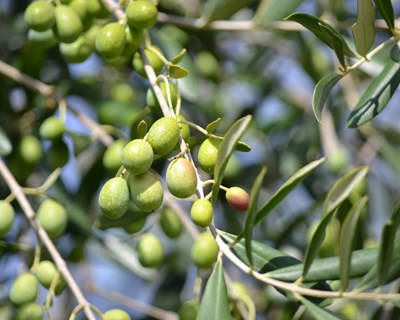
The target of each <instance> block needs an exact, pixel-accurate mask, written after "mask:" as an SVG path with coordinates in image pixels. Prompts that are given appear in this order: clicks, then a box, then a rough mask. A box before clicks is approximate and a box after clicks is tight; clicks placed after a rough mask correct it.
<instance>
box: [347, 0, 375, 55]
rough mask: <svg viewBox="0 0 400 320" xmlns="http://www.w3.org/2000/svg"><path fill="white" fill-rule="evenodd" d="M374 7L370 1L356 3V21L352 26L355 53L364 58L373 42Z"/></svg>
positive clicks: (361, 0) (363, 0)
mask: <svg viewBox="0 0 400 320" xmlns="http://www.w3.org/2000/svg"><path fill="white" fill-rule="evenodd" d="M374 23H375V7H374V5H373V4H372V0H358V1H357V21H356V23H355V24H353V26H352V31H353V38H354V43H355V45H356V49H357V52H358V53H359V54H361V55H362V56H363V57H365V56H366V55H367V53H368V51H369V49H371V47H372V45H373V43H374V40H375V26H374Z"/></svg>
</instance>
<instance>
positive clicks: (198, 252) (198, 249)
mask: <svg viewBox="0 0 400 320" xmlns="http://www.w3.org/2000/svg"><path fill="white" fill-rule="evenodd" d="M218 253H219V247H218V244H217V242H216V241H215V239H214V237H213V236H212V234H211V233H210V232H208V231H205V232H203V233H201V234H200V235H199V236H198V237H197V238H196V239H195V241H194V243H193V246H192V249H191V253H190V254H191V258H192V261H193V263H194V264H195V265H196V266H197V267H199V268H203V269H208V268H211V267H212V266H213V264H214V263H215V262H216V261H217V258H218Z"/></svg>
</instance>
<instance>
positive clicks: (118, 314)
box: [102, 309, 131, 320]
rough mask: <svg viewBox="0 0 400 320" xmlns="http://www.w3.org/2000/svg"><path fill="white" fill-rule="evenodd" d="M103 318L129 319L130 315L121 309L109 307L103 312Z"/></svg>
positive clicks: (112, 319) (108, 319)
mask: <svg viewBox="0 0 400 320" xmlns="http://www.w3.org/2000/svg"><path fill="white" fill-rule="evenodd" d="M102 319H103V320H131V317H130V315H129V314H128V313H127V312H126V311H124V310H121V309H111V310H108V311H107V312H106V313H104V314H103V318H102Z"/></svg>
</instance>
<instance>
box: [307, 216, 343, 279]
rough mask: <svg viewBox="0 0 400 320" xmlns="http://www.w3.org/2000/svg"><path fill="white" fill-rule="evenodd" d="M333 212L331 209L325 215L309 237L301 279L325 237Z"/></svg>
mask: <svg viewBox="0 0 400 320" xmlns="http://www.w3.org/2000/svg"><path fill="white" fill-rule="evenodd" d="M334 214H335V211H332V212H330V213H329V214H327V215H325V216H324V217H323V218H322V220H320V222H319V223H318V225H317V228H316V229H315V231H314V233H313V235H312V237H311V240H310V242H309V244H308V246H307V250H306V253H305V255H304V263H303V272H302V275H301V277H302V279H305V278H306V276H307V273H308V271H309V269H310V266H311V264H312V263H313V261H314V259H315V257H316V256H317V254H318V252H319V249H320V248H321V245H322V242H323V241H324V239H325V234H326V227H327V226H328V225H329V223H330V222H331V220H332V217H333V215H334Z"/></svg>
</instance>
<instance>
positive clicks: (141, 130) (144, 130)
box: [137, 120, 147, 139]
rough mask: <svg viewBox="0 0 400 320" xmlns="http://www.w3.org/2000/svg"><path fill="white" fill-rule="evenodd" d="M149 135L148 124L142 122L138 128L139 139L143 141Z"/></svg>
mask: <svg viewBox="0 0 400 320" xmlns="http://www.w3.org/2000/svg"><path fill="white" fill-rule="evenodd" d="M146 133H147V122H146V121H144V120H142V121H140V122H139V124H138V126H137V138H138V139H143V138H144V136H145V135H146Z"/></svg>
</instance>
